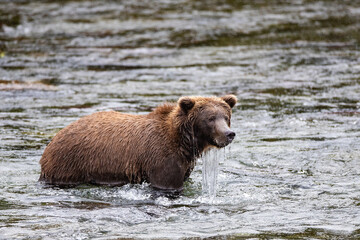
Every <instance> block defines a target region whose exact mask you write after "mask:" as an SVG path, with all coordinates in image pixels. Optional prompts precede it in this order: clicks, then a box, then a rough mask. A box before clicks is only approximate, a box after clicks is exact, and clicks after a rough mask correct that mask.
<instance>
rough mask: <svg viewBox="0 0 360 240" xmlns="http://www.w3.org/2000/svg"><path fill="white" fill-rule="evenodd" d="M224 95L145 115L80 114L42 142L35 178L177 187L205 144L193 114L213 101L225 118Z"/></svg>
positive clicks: (184, 101) (68, 182) (183, 102)
mask: <svg viewBox="0 0 360 240" xmlns="http://www.w3.org/2000/svg"><path fill="white" fill-rule="evenodd" d="M231 96H232V95H231ZM225 97H227V96H225ZM225 97H223V99H222V98H217V97H212V98H204V97H191V98H190V97H183V98H180V99H179V101H178V103H177V104H176V103H172V104H164V105H161V106H159V107H157V108H156V109H154V111H153V112H151V113H149V114H147V115H132V114H124V113H119V112H113V111H110V112H99V113H94V114H92V115H89V116H86V117H83V118H81V119H79V120H78V121H76V122H74V123H72V124H70V125H69V126H67V127H66V128H64V129H62V130H61V131H59V133H58V134H57V135H56V136H55V137H54V138H53V140H52V141H51V142H50V143H49V145H48V146H47V147H46V149H45V151H44V154H43V156H42V158H41V160H40V164H41V176H40V180H41V181H44V182H46V183H48V184H55V185H59V186H73V185H78V184H82V183H91V184H99V185H104V184H105V185H112V186H113V185H123V184H126V183H141V182H144V181H147V182H150V183H151V185H152V186H153V187H155V188H159V189H176V190H181V189H182V187H183V182H184V181H185V180H186V179H187V178H188V177H189V175H190V173H191V171H192V170H193V168H194V166H195V161H196V158H198V157H199V156H200V154H201V153H202V152H203V151H204V150H205V149H206V148H208V147H210V145H209V143H208V141H207V139H201V134H200V135H198V134H197V133H194V128H195V127H194V125H195V124H201V123H199V122H197V120H198V117H199V116H200V115H201V112H202V111H203V110H204V109H205V108H206V107H207V106H212V105H216V106H219V107H221V108H222V109H225V112H226V114H228V115H229V118H230V116H231V108H230V106H231V105H232V103H233V102H234V101H235V102H236V97H235V96H233V97H231V98H230V99H231V100H228V99H226V98H225ZM234 99H235V100H234ZM225 100H227V101H226V102H225ZM234 104H235V103H234Z"/></svg>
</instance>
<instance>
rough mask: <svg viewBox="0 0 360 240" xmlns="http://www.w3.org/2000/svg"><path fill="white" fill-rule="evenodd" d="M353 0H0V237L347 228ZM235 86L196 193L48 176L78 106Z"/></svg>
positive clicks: (147, 101)
mask: <svg viewBox="0 0 360 240" xmlns="http://www.w3.org/2000/svg"><path fill="white" fill-rule="evenodd" d="M359 28H360V2H359V1H350V0H349V1H342V0H338V1H335V0H334V1H310V0H308V1H306V0H297V1H282V0H277V1H265V0H259V1H250V0H249V1H246V0H244V1H231V0H211V1H189V0H182V1H170V0H157V1H148V0H136V1H87V0H84V1H61V2H60V1H3V0H1V1H0V101H1V102H0V239H90V238H91V239H118V238H130V239H132V238H136V239H137V238H144V239H150V238H151V239H154V238H169V239H178V238H208V237H212V238H213V239H216V238H221V239H226V238H229V239H238V238H253V239H269V238H278V239H279V238H281V239H290V238H292V239H293V238H298V239H334V238H335V239H336V238H338V239H343V238H347V239H358V238H360V143H359V142H360V50H359V41H360V32H359ZM227 93H232V94H235V95H236V96H237V97H238V99H239V102H238V105H237V106H236V107H235V108H234V110H233V118H232V129H233V130H234V131H235V132H236V134H237V136H236V138H235V140H234V142H233V143H232V144H231V148H227V149H226V150H225V152H224V150H220V153H219V155H221V156H222V155H223V154H224V153H226V154H225V155H226V157H225V159H224V160H222V161H220V162H219V166H218V168H217V174H218V178H217V188H216V189H217V191H216V196H215V197H213V198H209V196H208V195H207V194H205V193H204V192H203V191H202V179H203V177H202V166H201V165H202V160H199V162H198V165H197V166H196V168H195V170H194V172H193V173H192V175H191V178H190V179H189V180H188V181H187V182H186V186H185V190H184V192H183V194H182V195H181V196H179V197H177V198H167V197H164V196H160V195H158V194H156V192H154V191H153V190H152V189H151V188H150V187H149V186H148V185H147V184H142V185H125V186H123V187H116V188H107V187H94V186H80V187H77V188H71V189H56V188H48V187H46V186H44V185H42V184H40V183H38V182H37V180H38V177H39V173H40V165H39V163H38V162H39V160H40V157H41V154H42V152H43V150H44V148H45V146H46V145H47V144H48V143H49V141H50V139H51V138H52V137H53V136H54V135H55V134H56V133H57V132H58V131H59V130H60V129H61V128H63V127H64V126H66V125H68V124H69V123H71V122H73V121H74V120H76V119H78V118H79V117H81V116H84V115H87V114H91V113H94V112H98V111H105V110H116V111H120V112H128V113H134V114H143V113H148V112H149V111H151V109H153V108H154V107H156V106H157V105H158V104H161V103H162V102H165V101H176V100H177V99H178V98H179V97H180V96H184V95H217V96H221V95H224V94H227Z"/></svg>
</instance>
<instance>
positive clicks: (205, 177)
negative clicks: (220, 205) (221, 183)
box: [202, 148, 229, 200]
mask: <svg viewBox="0 0 360 240" xmlns="http://www.w3.org/2000/svg"><path fill="white" fill-rule="evenodd" d="M226 154H227V149H226V148H223V149H222V150H218V149H217V148H214V149H210V150H209V151H207V152H205V153H204V155H203V157H202V192H203V195H204V196H206V197H209V199H210V200H214V199H215V197H216V191H217V183H218V175H219V163H220V162H223V161H224V160H225V159H226V157H227V156H226ZM228 154H229V150H228Z"/></svg>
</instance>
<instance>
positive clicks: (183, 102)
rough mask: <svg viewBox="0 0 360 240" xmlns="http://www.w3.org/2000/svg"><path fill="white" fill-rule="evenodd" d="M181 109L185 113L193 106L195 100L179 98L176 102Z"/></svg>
mask: <svg viewBox="0 0 360 240" xmlns="http://www.w3.org/2000/svg"><path fill="white" fill-rule="evenodd" d="M178 103H179V105H180V107H181V109H182V110H183V111H184V112H185V113H187V112H188V111H189V110H190V109H192V108H193V107H194V105H195V100H194V99H191V98H190V97H181V98H180V99H179V101H178Z"/></svg>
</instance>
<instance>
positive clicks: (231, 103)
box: [221, 94, 237, 108]
mask: <svg viewBox="0 0 360 240" xmlns="http://www.w3.org/2000/svg"><path fill="white" fill-rule="evenodd" d="M221 99H222V100H224V101H225V102H226V103H227V104H228V105H229V106H230V107H231V108H233V107H234V106H235V104H236V102H237V97H236V96H235V95H232V94H229V95H226V96H223V97H221Z"/></svg>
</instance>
